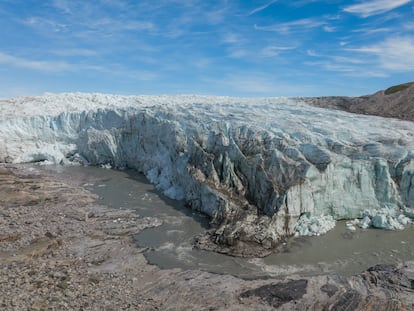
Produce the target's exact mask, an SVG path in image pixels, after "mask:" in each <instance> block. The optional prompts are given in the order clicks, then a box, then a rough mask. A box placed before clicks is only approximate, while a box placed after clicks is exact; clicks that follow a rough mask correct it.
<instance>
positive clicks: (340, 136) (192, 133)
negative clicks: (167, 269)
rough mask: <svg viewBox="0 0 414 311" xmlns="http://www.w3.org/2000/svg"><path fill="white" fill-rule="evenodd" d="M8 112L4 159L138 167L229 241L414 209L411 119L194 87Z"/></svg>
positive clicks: (2, 107)
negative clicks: (200, 91)
mask: <svg viewBox="0 0 414 311" xmlns="http://www.w3.org/2000/svg"><path fill="white" fill-rule="evenodd" d="M0 112H1V114H0V162H6V163H30V162H43V163H63V164H69V163H75V162H80V163H84V164H92V165H106V166H109V165H110V166H111V167H114V168H133V169H136V170H138V171H140V172H142V173H144V174H145V175H146V177H147V178H148V180H149V181H150V182H151V183H153V184H154V185H156V187H157V188H158V189H160V190H161V191H163V193H164V194H165V195H167V196H169V197H171V198H174V199H177V200H185V201H186V202H187V203H188V205H189V206H190V207H191V208H193V209H194V210H197V211H200V212H203V213H205V214H207V215H209V216H210V217H211V223H212V228H213V229H212V230H211V232H209V237H208V238H209V240H210V241H212V242H213V243H215V244H217V245H222V246H226V247H229V248H237V247H241V245H243V246H246V247H245V248H246V249H248V248H249V247H253V246H255V245H259V246H260V247H261V248H264V249H272V248H274V247H275V246H276V245H278V243H280V242H281V241H283V239H284V238H286V237H289V236H293V235H318V234H320V233H324V232H326V231H327V230H329V229H331V228H332V227H333V226H334V225H335V221H336V220H340V219H355V218H364V217H371V218H372V219H370V220H369V223H370V224H378V226H380V227H383V228H386V229H393V228H400V227H401V226H403V225H404V224H406V223H407V220H406V217H401V216H400V215H403V214H404V211H405V210H407V209H410V208H413V207H414V123H413V122H410V121H401V120H397V119H386V118H381V117H375V116H368V115H356V114H350V113H346V112H342V111H337V110H329V109H323V108H317V107H313V106H310V105H308V104H306V103H304V102H301V101H300V100H299V99H291V98H234V97H218V96H215V97H213V96H195V95H180V96H179V95H176V96H118V95H107V94H82V93H67V94H45V95H42V96H37V97H17V98H12V99H3V100H0ZM384 210H387V211H390V212H389V213H388V214H386V215H385V214H384V212H381V211H384ZM381 217H382V218H381ZM387 217H388V218H387ZM390 217H391V218H392V219H391V218H390ZM400 220H401V221H400ZM367 221H368V220H366V223H367ZM387 223H390V225H389V226H388V227H387V225H386V224H387ZM246 252H248V250H247V251H246Z"/></svg>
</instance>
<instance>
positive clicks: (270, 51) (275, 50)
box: [260, 45, 296, 57]
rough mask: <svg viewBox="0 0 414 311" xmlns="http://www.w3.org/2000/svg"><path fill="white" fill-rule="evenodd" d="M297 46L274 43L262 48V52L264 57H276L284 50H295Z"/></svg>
mask: <svg viewBox="0 0 414 311" xmlns="http://www.w3.org/2000/svg"><path fill="white" fill-rule="evenodd" d="M295 48H296V47H294V46H274V45H272V46H267V47H265V48H264V49H262V51H261V52H260V54H261V55H262V56H263V57H275V56H278V55H279V54H280V53H282V52H285V51H289V50H293V49H295Z"/></svg>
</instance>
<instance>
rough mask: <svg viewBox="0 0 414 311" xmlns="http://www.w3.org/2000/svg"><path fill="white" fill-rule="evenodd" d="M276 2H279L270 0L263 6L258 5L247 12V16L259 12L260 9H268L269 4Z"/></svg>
mask: <svg viewBox="0 0 414 311" xmlns="http://www.w3.org/2000/svg"><path fill="white" fill-rule="evenodd" d="M275 2H277V0H273V1H270V2H269V3H266V4H264V5H262V6H259V7H257V8H255V9H253V10H251V11H250V12H249V14H247V16H251V15H253V14H256V13H259V12H260V11H263V10H265V9H267V8H268V7H269V6H271V5H272V4H273V3H275Z"/></svg>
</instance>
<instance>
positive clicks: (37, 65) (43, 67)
mask: <svg viewBox="0 0 414 311" xmlns="http://www.w3.org/2000/svg"><path fill="white" fill-rule="evenodd" d="M0 63H1V64H7V65H12V66H15V67H19V68H25V69H32V70H39V71H48V72H60V71H70V70H73V67H72V66H71V65H70V64H68V63H66V62H57V61H39V60H29V59H25V58H20V57H15V56H12V55H9V54H6V53H2V52H0Z"/></svg>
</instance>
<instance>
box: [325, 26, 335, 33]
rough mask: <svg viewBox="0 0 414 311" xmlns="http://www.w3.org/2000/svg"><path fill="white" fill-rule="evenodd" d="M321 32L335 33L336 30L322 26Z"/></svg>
mask: <svg viewBox="0 0 414 311" xmlns="http://www.w3.org/2000/svg"><path fill="white" fill-rule="evenodd" d="M323 30H324V31H325V32H335V31H336V28H335V27H332V26H323Z"/></svg>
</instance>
